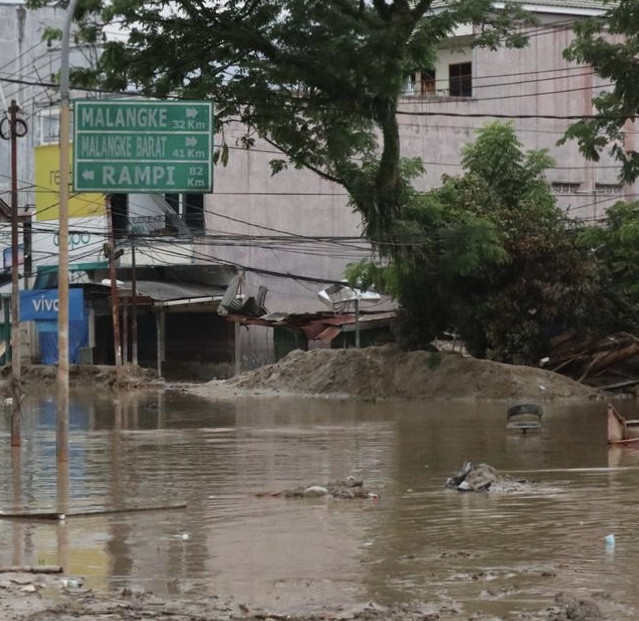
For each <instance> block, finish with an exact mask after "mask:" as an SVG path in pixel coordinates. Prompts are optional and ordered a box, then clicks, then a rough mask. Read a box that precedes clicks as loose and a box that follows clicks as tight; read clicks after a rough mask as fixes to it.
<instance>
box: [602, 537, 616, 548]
mask: <svg viewBox="0 0 639 621" xmlns="http://www.w3.org/2000/svg"><path fill="white" fill-rule="evenodd" d="M604 541H605V542H606V546H608V547H609V548H614V547H615V536H614V535H606V536H605V537H604Z"/></svg>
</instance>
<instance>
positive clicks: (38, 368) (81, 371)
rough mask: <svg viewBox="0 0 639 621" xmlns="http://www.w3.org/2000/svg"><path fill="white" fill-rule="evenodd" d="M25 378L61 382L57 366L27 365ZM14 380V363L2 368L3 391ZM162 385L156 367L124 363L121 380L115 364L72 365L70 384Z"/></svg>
mask: <svg viewBox="0 0 639 621" xmlns="http://www.w3.org/2000/svg"><path fill="white" fill-rule="evenodd" d="M21 378H22V381H23V383H24V384H25V385H27V386H36V385H37V386H41V387H42V386H54V385H55V384H56V383H57V381H58V367H57V365H44V364H27V365H23V366H22V369H21ZM10 379H11V365H6V366H4V367H2V368H1V369H0V393H2V394H4V393H7V392H8V390H9V382H10ZM154 384H161V382H158V379H157V372H156V371H155V370H153V369H145V368H143V367H139V366H135V365H131V364H126V365H123V366H122V369H121V373H120V380H119V382H118V377H117V372H116V369H115V367H114V366H109V365H98V364H95V365H94V364H86V365H85V364H72V365H69V386H70V387H71V388H73V387H86V386H96V387H99V388H105V387H106V388H115V387H116V386H119V387H120V388H145V387H149V386H152V385H154Z"/></svg>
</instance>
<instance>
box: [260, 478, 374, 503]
mask: <svg viewBox="0 0 639 621" xmlns="http://www.w3.org/2000/svg"><path fill="white" fill-rule="evenodd" d="M256 496H274V497H277V496H284V498H320V497H322V496H330V497H331V498H341V499H350V498H372V499H374V500H378V499H379V496H378V495H377V494H374V493H373V492H370V491H369V490H368V489H366V488H365V487H364V482H363V481H360V480H358V479H356V478H355V477H353V476H350V477H348V478H346V479H344V480H343V481H329V482H328V483H326V484H325V485H317V484H315V483H314V484H310V485H302V486H300V487H294V488H292V489H285V490H282V491H279V492H260V493H258V494H256Z"/></svg>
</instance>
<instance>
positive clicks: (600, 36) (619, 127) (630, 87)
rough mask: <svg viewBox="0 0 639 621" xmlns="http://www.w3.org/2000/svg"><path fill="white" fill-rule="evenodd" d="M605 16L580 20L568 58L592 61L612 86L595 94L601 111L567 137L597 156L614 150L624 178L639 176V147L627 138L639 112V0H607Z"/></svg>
mask: <svg viewBox="0 0 639 621" xmlns="http://www.w3.org/2000/svg"><path fill="white" fill-rule="evenodd" d="M602 4H604V5H608V10H607V11H606V13H605V15H604V16H603V17H597V18H591V19H588V20H581V21H578V22H576V23H575V24H574V26H573V28H574V31H575V40H574V41H573V43H572V44H571V45H570V46H569V47H568V48H567V49H566V50H565V52H564V55H565V56H566V58H567V59H569V60H572V61H576V62H579V63H583V64H589V65H592V66H593V67H594V69H595V71H596V72H597V73H598V74H599V75H600V76H601V77H602V78H604V79H605V80H606V81H607V82H608V83H609V84H610V86H608V87H606V88H602V91H601V92H600V93H599V94H598V95H597V96H595V97H594V99H593V103H594V106H595V108H596V110H597V114H596V115H595V116H594V117H593V118H588V119H583V120H581V121H579V122H577V123H575V124H574V125H573V126H572V127H571V128H570V130H569V131H568V133H567V138H575V139H577V140H578V143H579V147H580V150H581V152H582V153H583V154H584V155H585V156H586V157H587V158H589V159H592V160H595V161H597V160H598V159H599V158H600V155H601V153H602V152H604V151H609V152H610V153H611V154H612V155H613V157H614V158H616V159H617V160H618V161H619V163H620V167H621V168H620V172H621V175H620V176H621V178H622V179H623V180H625V181H628V182H632V181H635V180H636V179H637V177H639V153H638V152H637V151H636V150H635V149H633V148H631V147H630V146H629V145H628V143H627V141H626V139H625V136H626V131H627V129H628V121H632V122H634V121H635V120H636V117H637V114H638V113H639V63H637V53H638V52H639V2H637V0H618V1H616V2H612V1H610V0H604V1H603V3H602Z"/></svg>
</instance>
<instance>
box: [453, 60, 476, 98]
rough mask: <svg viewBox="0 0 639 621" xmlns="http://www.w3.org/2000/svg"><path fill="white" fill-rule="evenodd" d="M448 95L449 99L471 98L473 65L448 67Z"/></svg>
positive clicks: (463, 64) (458, 64) (459, 64)
mask: <svg viewBox="0 0 639 621" xmlns="http://www.w3.org/2000/svg"><path fill="white" fill-rule="evenodd" d="M448 93H449V95H450V96H451V97H472V96H473V64H472V63H457V64H454V65H448Z"/></svg>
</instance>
